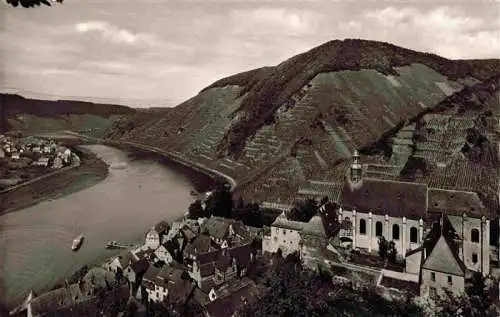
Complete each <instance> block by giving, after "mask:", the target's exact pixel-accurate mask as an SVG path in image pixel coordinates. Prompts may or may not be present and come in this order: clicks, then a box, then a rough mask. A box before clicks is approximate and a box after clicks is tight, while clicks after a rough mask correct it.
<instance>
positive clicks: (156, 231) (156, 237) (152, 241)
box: [145, 221, 170, 250]
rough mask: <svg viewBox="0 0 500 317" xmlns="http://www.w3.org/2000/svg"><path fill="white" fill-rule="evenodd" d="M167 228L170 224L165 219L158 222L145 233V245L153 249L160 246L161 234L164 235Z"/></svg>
mask: <svg viewBox="0 0 500 317" xmlns="http://www.w3.org/2000/svg"><path fill="white" fill-rule="evenodd" d="M169 229H170V226H169V225H168V223H166V222H165V221H162V222H160V223H158V224H157V225H155V226H153V227H152V228H151V229H150V230H149V231H148V232H147V233H146V242H145V245H146V246H147V247H148V248H150V249H154V250H155V249H157V248H158V247H159V246H160V243H161V241H162V237H163V235H165V234H166V233H167V232H168V230H169Z"/></svg>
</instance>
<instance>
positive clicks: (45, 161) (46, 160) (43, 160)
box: [31, 157, 49, 167]
mask: <svg viewBox="0 0 500 317" xmlns="http://www.w3.org/2000/svg"><path fill="white" fill-rule="evenodd" d="M31 164H32V165H35V166H41V167H47V166H49V158H48V157H41V158H39V159H38V160H37V161H34V162H33V163H31Z"/></svg>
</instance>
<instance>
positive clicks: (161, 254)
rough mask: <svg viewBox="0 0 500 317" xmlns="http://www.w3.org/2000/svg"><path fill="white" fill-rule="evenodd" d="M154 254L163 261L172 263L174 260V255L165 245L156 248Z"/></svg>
mask: <svg viewBox="0 0 500 317" xmlns="http://www.w3.org/2000/svg"><path fill="white" fill-rule="evenodd" d="M154 255H155V256H156V259H157V260H158V261H163V262H164V263H166V264H171V263H173V262H174V257H173V256H172V254H170V252H169V251H168V250H167V248H166V247H165V246H163V245H160V246H159V247H158V248H157V249H156V250H154Z"/></svg>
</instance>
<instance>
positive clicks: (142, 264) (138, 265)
mask: <svg viewBox="0 0 500 317" xmlns="http://www.w3.org/2000/svg"><path fill="white" fill-rule="evenodd" d="M130 268H131V269H132V271H134V273H135V274H137V275H142V274H144V273H145V272H146V271H147V270H148V268H149V262H148V261H147V260H146V259H140V260H139V261H136V262H134V263H132V264H131V265H130Z"/></svg>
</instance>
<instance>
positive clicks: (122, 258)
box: [118, 250, 137, 269]
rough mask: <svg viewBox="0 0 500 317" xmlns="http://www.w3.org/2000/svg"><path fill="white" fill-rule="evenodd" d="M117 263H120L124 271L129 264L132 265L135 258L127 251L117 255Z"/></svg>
mask: <svg viewBox="0 0 500 317" xmlns="http://www.w3.org/2000/svg"><path fill="white" fill-rule="evenodd" d="M118 261H119V262H120V265H121V267H122V269H125V268H126V267H127V266H129V264H131V263H134V262H135V261H137V260H136V259H135V256H134V255H133V254H132V252H130V251H128V250H127V251H125V252H123V253H121V254H120V255H118Z"/></svg>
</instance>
